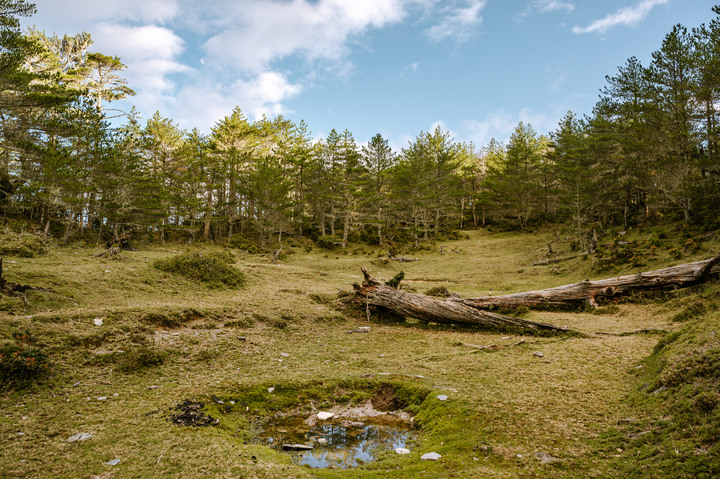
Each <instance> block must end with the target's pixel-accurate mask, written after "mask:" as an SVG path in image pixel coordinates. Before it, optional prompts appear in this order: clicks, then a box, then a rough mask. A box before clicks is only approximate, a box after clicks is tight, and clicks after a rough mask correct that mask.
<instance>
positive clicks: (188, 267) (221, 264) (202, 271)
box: [153, 251, 245, 287]
mask: <svg viewBox="0 0 720 479" xmlns="http://www.w3.org/2000/svg"><path fill="white" fill-rule="evenodd" d="M234 263H235V257H234V256H233V255H232V253H230V252H205V251H200V252H194V253H183V254H180V255H177V256H173V257H170V258H166V259H160V260H157V261H155V263H153V266H154V267H155V268H156V269H159V270H161V271H165V272H167V273H172V274H179V275H181V276H184V277H186V278H189V279H191V280H193V281H199V282H202V283H207V284H208V285H209V286H212V287H219V286H221V285H225V286H230V287H240V286H242V285H243V284H244V282H245V277H244V276H243V274H242V273H241V272H240V271H238V270H237V269H236V268H234V267H233V266H232V265H233V264H234Z"/></svg>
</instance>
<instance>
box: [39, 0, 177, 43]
mask: <svg viewBox="0 0 720 479" xmlns="http://www.w3.org/2000/svg"><path fill="white" fill-rule="evenodd" d="M31 3H34V4H35V5H36V6H37V14H35V15H34V16H33V17H31V22H36V23H37V24H38V25H53V24H56V23H57V22H58V21H60V19H62V24H63V26H65V27H66V28H68V27H69V28H70V30H56V32H57V33H58V34H60V35H62V34H65V33H68V34H75V33H79V32H80V31H82V30H86V31H87V30H88V27H90V26H93V25H94V24H95V23H98V22H102V21H103V20H107V19H112V21H113V22H117V23H121V22H125V21H129V22H138V23H144V24H147V23H166V22H168V21H170V20H172V19H173V18H175V17H176V16H177V15H179V14H180V13H181V9H180V6H179V4H178V0H102V1H100V0H94V1H88V0H62V1H60V0H32V2H31ZM90 33H94V32H93V31H90Z"/></svg>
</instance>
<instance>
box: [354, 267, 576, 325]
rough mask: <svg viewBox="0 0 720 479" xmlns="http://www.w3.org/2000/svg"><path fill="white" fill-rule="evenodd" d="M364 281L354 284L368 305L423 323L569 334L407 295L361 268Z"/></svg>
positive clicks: (449, 303) (415, 295) (515, 319)
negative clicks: (360, 283)
mask: <svg viewBox="0 0 720 479" xmlns="http://www.w3.org/2000/svg"><path fill="white" fill-rule="evenodd" d="M362 272H363V275H364V276H365V281H364V282H363V284H362V285H357V284H356V285H354V287H355V291H356V293H357V294H358V295H360V296H361V297H362V298H363V299H364V301H363V302H364V303H365V304H366V305H367V306H368V311H369V306H377V307H380V308H385V309H388V310H391V311H393V312H394V313H397V314H400V315H402V316H408V317H412V318H416V319H420V320H423V321H428V322H433V323H441V324H463V325H472V326H482V327H488V328H494V329H525V330H531V331H535V332H538V331H555V332H560V331H562V332H569V331H570V330H569V329H566V328H561V327H558V326H554V325H552V324H546V323H539V322H535V321H528V320H525V319H520V318H514V317H512V316H503V315H501V314H497V313H492V312H489V311H482V310H479V309H476V308H473V307H471V306H468V305H465V304H462V303H460V302H457V301H453V300H451V299H441V298H434V297H431V296H424V295H421V294H413V293H407V292H405V291H401V290H398V289H395V288H393V287H391V286H388V285H387V284H385V283H383V282H382V281H379V280H377V279H375V278H373V277H372V276H371V275H370V273H369V272H368V270H367V268H362Z"/></svg>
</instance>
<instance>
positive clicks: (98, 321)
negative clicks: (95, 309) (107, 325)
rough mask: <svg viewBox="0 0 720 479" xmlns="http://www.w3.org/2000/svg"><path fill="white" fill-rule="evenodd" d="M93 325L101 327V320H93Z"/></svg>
mask: <svg viewBox="0 0 720 479" xmlns="http://www.w3.org/2000/svg"><path fill="white" fill-rule="evenodd" d="M93 324H94V325H95V326H102V325H103V318H95V319H93Z"/></svg>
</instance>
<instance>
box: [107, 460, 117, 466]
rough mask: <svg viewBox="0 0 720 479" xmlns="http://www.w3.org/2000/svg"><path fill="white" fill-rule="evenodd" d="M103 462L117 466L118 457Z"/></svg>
mask: <svg viewBox="0 0 720 479" xmlns="http://www.w3.org/2000/svg"><path fill="white" fill-rule="evenodd" d="M105 464H108V465H110V466H117V465H118V464H120V459H113V460H112V461H108V462H106V463H105Z"/></svg>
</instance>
